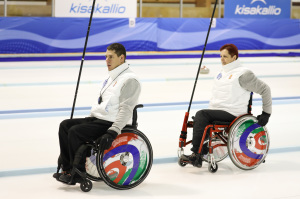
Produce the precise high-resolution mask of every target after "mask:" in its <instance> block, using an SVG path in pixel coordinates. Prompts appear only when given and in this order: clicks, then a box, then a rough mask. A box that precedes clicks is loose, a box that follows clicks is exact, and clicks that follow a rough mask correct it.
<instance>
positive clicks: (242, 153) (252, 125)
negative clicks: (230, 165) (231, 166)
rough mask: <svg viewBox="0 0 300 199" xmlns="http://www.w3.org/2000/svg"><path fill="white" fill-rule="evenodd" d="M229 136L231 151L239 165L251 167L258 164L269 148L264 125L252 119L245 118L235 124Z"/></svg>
mask: <svg viewBox="0 0 300 199" xmlns="http://www.w3.org/2000/svg"><path fill="white" fill-rule="evenodd" d="M234 128H235V129H234V130H233V132H232V135H231V136H230V137H231V139H232V140H233V141H232V143H231V147H232V148H231V153H232V155H233V157H234V159H235V161H236V163H238V164H239V166H241V167H243V168H244V169H252V167H253V168H255V167H256V166H258V165H259V164H260V163H261V161H262V160H263V159H264V158H265V156H266V154H267V152H268V149H269V141H268V140H269V138H268V134H267V131H266V129H265V128H264V127H262V126H260V125H259V124H257V123H256V121H254V119H252V118H251V119H248V120H247V119H246V120H244V121H242V122H241V124H240V125H236V126H235V127H234Z"/></svg>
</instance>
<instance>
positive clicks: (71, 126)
mask: <svg viewBox="0 0 300 199" xmlns="http://www.w3.org/2000/svg"><path fill="white" fill-rule="evenodd" d="M105 57H106V65H107V67H108V78H107V79H106V80H105V81H104V83H103V86H102V89H101V91H100V96H99V98H98V102H97V103H95V104H94V105H93V106H92V108H91V113H90V116H89V117H86V118H76V119H67V120H64V121H62V122H61V123H60V126H59V144H60V158H59V159H60V161H61V163H62V172H61V173H55V174H53V177H54V178H56V179H57V180H58V181H61V182H64V183H67V184H76V182H80V180H81V178H80V176H79V175H78V174H77V173H75V176H71V170H72V169H73V162H74V159H75V154H76V152H77V150H78V149H79V148H80V146H81V145H83V144H85V143H87V142H92V141H95V140H96V142H97V143H98V144H99V145H100V148H101V150H105V149H109V148H110V147H111V144H112V142H113V140H114V139H115V138H116V137H117V136H118V135H119V134H120V133H121V130H122V129H123V127H124V126H125V125H126V124H129V123H130V121H131V120H132V112H133V109H134V107H135V106H136V105H137V102H138V98H139V96H140V92H141V85H140V82H139V80H138V77H137V75H136V74H135V73H134V72H133V71H132V70H131V69H130V67H129V65H128V64H127V63H126V62H125V60H126V50H125V47H124V46H123V45H122V44H119V43H114V44H111V45H109V46H108V47H107V51H106V53H105ZM85 160H86V152H83V154H82V157H81V158H80V161H79V164H78V166H77V168H76V169H78V170H79V171H80V172H83V173H84V172H85ZM71 179H73V180H72V182H70V181H71Z"/></svg>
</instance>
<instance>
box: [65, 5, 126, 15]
mask: <svg viewBox="0 0 300 199" xmlns="http://www.w3.org/2000/svg"><path fill="white" fill-rule="evenodd" d="M91 11H92V6H84V5H81V3H80V4H78V5H76V4H74V3H72V5H71V7H70V11H69V12H70V13H75V14H77V13H91ZM125 11H126V7H125V6H120V5H119V4H112V5H111V6H100V5H99V4H97V5H95V8H94V13H104V14H123V13H125Z"/></svg>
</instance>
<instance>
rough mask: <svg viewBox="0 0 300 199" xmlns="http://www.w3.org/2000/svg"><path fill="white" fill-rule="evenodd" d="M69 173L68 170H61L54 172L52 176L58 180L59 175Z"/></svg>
mask: <svg viewBox="0 0 300 199" xmlns="http://www.w3.org/2000/svg"><path fill="white" fill-rule="evenodd" d="M69 173H70V172H69V171H62V172H61V173H54V174H53V178H55V179H56V180H58V179H59V177H60V176H61V175H65V174H69Z"/></svg>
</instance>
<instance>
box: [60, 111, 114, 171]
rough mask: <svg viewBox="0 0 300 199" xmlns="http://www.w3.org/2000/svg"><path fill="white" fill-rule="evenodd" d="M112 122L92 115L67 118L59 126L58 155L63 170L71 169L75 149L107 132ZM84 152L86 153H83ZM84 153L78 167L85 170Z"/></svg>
mask: <svg viewBox="0 0 300 199" xmlns="http://www.w3.org/2000/svg"><path fill="white" fill-rule="evenodd" d="M111 125H112V122H107V121H103V120H99V119H97V118H94V117H87V118H78V119H67V120H64V121H62V122H61V123H60V126H59V132H58V136H59V145H60V157H61V160H62V164H63V170H64V171H66V170H70V169H72V163H73V160H74V156H75V153H76V151H77V149H78V148H79V147H80V146H81V145H82V144H85V143H86V142H90V141H94V140H96V139H97V138H99V137H100V136H102V135H104V134H105V133H106V132H107V129H108V128H109V127H111ZM84 154H86V153H84ZM85 159H86V157H85V155H84V157H82V159H81V161H80V163H79V166H78V169H79V170H81V171H85Z"/></svg>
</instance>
